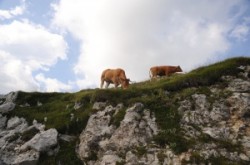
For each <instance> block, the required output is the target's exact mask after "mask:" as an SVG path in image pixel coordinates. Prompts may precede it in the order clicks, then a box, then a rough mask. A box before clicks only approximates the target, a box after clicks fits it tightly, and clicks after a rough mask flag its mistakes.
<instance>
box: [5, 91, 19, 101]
mask: <svg viewBox="0 0 250 165" xmlns="http://www.w3.org/2000/svg"><path fill="white" fill-rule="evenodd" d="M17 95H18V92H10V93H9V94H7V95H6V100H5V102H6V103H8V102H15V100H16V98H17Z"/></svg>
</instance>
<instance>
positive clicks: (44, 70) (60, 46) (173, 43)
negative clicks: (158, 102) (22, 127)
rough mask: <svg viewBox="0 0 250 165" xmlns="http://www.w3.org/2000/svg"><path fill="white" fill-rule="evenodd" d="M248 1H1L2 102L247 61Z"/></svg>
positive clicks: (249, 41)
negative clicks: (114, 73) (116, 72)
mask: <svg viewBox="0 0 250 165" xmlns="http://www.w3.org/2000/svg"><path fill="white" fill-rule="evenodd" d="M249 45H250V1H249V0H220V1H217V0H190V1H186V0H156V1H155V0H120V1H117V0H103V1H99V0H74V1H70V0H0V58H1V61H0V65H1V70H0V77H1V79H0V94H5V93H8V92H10V91H17V90H23V91H40V92H54V91H56V92H75V91H79V90H82V89H87V88H98V87H99V85H100V74H101V72H102V71H103V70H104V69H106V68H117V67H120V68H123V69H124V70H125V72H126V74H127V77H129V78H130V79H131V80H133V81H137V82H138V81H144V80H147V79H148V78H149V75H148V71H149V68H150V67H151V66H154V65H180V66H181V67H182V69H183V70H184V71H185V72H188V71H190V70H192V69H194V68H196V67H199V66H202V65H207V64H210V63H214V62H217V61H220V60H224V59H227V58H230V57H237V56H247V57H250V46H249Z"/></svg>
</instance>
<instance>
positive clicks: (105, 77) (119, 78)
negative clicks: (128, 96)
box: [101, 68, 130, 89]
mask: <svg viewBox="0 0 250 165" xmlns="http://www.w3.org/2000/svg"><path fill="white" fill-rule="evenodd" d="M104 81H105V82H106V86H105V88H108V86H109V84H114V85H115V87H118V86H119V85H120V84H121V86H122V88H123V89H126V88H128V86H129V82H130V80H129V79H127V78H126V75H125V72H124V70H123V69H120V68H118V69H106V70H104V71H103V72H102V76H101V88H102V87H103V84H104Z"/></svg>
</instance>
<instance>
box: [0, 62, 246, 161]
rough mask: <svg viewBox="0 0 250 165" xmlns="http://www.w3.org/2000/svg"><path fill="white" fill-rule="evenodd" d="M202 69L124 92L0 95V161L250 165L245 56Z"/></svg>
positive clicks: (111, 90) (18, 93)
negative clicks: (228, 65) (234, 63)
mask: <svg viewBox="0 0 250 165" xmlns="http://www.w3.org/2000/svg"><path fill="white" fill-rule="evenodd" d="M232 61H238V62H236V63H237V65H231V64H232ZM242 61H244V62H242ZM225 63H226V64H228V63H230V67H225V68H224V69H226V70H223V67H222V66H226V65H225ZM208 68H209V67H204V68H200V69H197V70H195V71H193V72H191V73H189V75H188V76H186V75H177V76H173V78H166V79H162V80H159V81H155V82H143V83H138V84H134V85H131V88H132V89H131V90H127V91H123V90H119V89H118V90H113V89H109V90H87V91H80V92H79V93H76V94H58V93H54V94H40V93H32V94H30V93H23V92H12V93H10V94H8V95H5V96H1V98H0V146H1V149H0V164H93V165H99V164H100V165H102V164H103V165H104V164H114V165H115V164H131V165H132V164H135V165H137V164H155V165H158V164H165V165H168V164H175V165H179V164H180V165H181V164H197V165H198V164H249V163H250V60H249V59H248V58H243V59H242V58H241V59H233V60H229V61H226V62H224V63H218V64H216V65H214V66H212V68H216V71H217V73H219V72H221V73H225V74H220V75H218V77H217V78H216V77H215V76H214V75H216V73H215V72H211V70H210V69H211V67H210V68H209V69H208ZM222 70H223V72H222ZM228 70H230V71H228ZM203 74H204V77H202V75H203ZM206 78H207V79H206ZM211 79H212V80H211ZM55 105H56V106H55ZM55 112H56V113H55ZM56 118H59V119H60V121H56V120H57V119H56Z"/></svg>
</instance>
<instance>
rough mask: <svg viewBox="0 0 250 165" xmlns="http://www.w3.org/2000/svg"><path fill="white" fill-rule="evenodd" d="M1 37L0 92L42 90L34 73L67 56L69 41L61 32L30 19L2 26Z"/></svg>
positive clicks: (48, 67) (47, 68) (44, 69)
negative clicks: (33, 22) (58, 32)
mask: <svg viewBox="0 0 250 165" xmlns="http://www.w3.org/2000/svg"><path fill="white" fill-rule="evenodd" d="M0 38H1V40H0V57H1V62H0V63H1V71H0V77H1V82H0V93H6V92H9V91H13V90H25V91H34V90H40V86H41V85H40V82H39V81H38V79H34V75H33V74H35V72H36V73H39V72H40V71H41V70H43V71H47V70H49V69H50V67H51V66H53V65H54V64H55V63H56V62H57V61H58V60H60V59H61V60H65V59H66V58H67V56H66V53H67V49H68V48H67V43H66V42H65V41H64V39H63V37H62V36H61V35H58V34H54V33H51V32H50V31H49V30H48V29H46V28H44V27H43V26H41V25H36V24H32V23H31V22H29V21H27V20H24V21H13V22H11V23H10V24H2V25H0ZM38 77H39V76H38ZM44 79H45V80H46V78H44ZM42 83H44V82H42ZM60 86H62V84H60Z"/></svg>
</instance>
